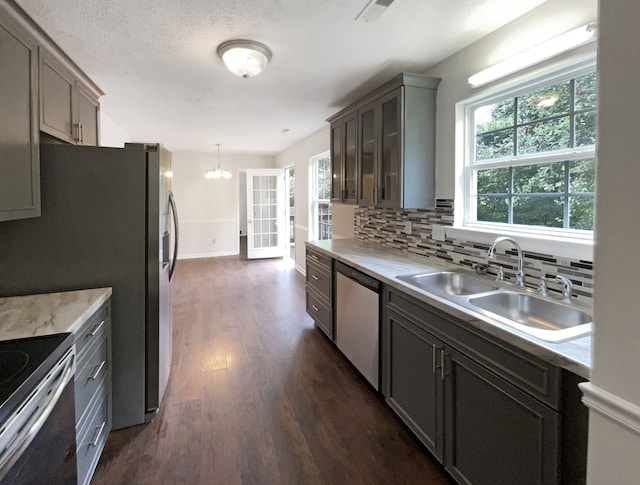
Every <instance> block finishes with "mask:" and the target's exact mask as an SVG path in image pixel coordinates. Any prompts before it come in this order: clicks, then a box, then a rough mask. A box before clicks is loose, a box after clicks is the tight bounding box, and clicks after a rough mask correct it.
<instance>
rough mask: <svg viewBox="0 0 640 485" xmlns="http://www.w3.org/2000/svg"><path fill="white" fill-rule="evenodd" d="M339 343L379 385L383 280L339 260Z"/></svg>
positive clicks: (376, 385)
mask: <svg viewBox="0 0 640 485" xmlns="http://www.w3.org/2000/svg"><path fill="white" fill-rule="evenodd" d="M335 299H336V345H337V346H338V348H339V349H340V350H341V351H342V353H343V354H344V355H345V356H346V357H347V358H348V359H349V360H350V361H351V363H352V364H353V365H354V366H355V367H356V368H357V369H358V370H359V371H360V373H361V374H362V375H363V376H364V377H365V378H366V379H367V380H368V381H369V382H370V383H371V385H373V387H375V388H376V389H379V387H380V386H379V369H380V359H379V355H380V338H379V334H380V282H379V281H378V280H376V279H374V278H372V277H370V276H367V275H366V274H364V273H361V272H360V271H357V270H355V269H353V268H351V267H349V266H347V265H346V264H342V263H340V262H336V292H335Z"/></svg>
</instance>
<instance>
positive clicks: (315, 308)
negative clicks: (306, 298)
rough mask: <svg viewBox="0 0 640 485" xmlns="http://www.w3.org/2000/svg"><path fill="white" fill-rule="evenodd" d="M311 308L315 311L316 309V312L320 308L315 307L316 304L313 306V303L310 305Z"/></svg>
mask: <svg viewBox="0 0 640 485" xmlns="http://www.w3.org/2000/svg"><path fill="white" fill-rule="evenodd" d="M311 308H313V309H314V310H315V311H317V312H319V311H320V308H318V307H317V306H315V305H311Z"/></svg>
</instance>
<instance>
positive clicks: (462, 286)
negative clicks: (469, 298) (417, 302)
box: [398, 271, 496, 296]
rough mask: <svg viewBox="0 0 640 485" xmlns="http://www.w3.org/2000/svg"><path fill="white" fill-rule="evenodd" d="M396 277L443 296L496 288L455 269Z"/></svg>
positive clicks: (487, 282) (480, 291)
mask: <svg viewBox="0 0 640 485" xmlns="http://www.w3.org/2000/svg"><path fill="white" fill-rule="evenodd" d="M398 278H399V279H401V280H402V281H406V282H407V283H410V284H412V285H414V286H417V287H419V288H422V289H424V290H427V291H430V292H433V293H440V294H444V295H445V296H447V295H448V296H461V295H473V294H476V293H485V292H487V291H492V290H495V289H496V286H495V285H494V284H493V283H492V282H491V281H487V280H483V279H480V278H475V277H473V276H470V275H468V274H465V273H459V272H456V271H443V272H440V273H427V274H416V275H407V276H398Z"/></svg>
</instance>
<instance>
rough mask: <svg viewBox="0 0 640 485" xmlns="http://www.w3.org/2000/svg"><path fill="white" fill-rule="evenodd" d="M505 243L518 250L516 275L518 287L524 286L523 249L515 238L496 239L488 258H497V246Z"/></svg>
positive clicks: (503, 237)
mask: <svg viewBox="0 0 640 485" xmlns="http://www.w3.org/2000/svg"><path fill="white" fill-rule="evenodd" d="M503 241H507V242H510V243H511V244H513V247H514V248H516V251H517V252H518V272H517V273H516V285H518V286H524V257H523V255H522V249H521V248H520V245H519V244H518V243H517V242H515V241H514V240H513V238H510V237H507V236H502V237H498V238H496V240H495V241H493V244H492V245H491V247H490V248H489V252H488V253H487V257H488V258H489V259H493V258H494V257H495V254H494V253H495V251H496V246H497V245H498V244H500V243H501V242H503Z"/></svg>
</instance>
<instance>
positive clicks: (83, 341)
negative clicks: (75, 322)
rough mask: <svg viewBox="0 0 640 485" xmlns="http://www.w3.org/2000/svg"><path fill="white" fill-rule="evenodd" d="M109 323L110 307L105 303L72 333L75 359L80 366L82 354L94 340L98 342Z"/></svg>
mask: <svg viewBox="0 0 640 485" xmlns="http://www.w3.org/2000/svg"><path fill="white" fill-rule="evenodd" d="M110 321H111V307H110V305H109V301H107V302H105V304H104V305H102V306H101V307H100V308H99V309H98V311H96V312H95V313H94V314H93V315H92V316H91V317H90V318H89V319H88V320H87V321H86V322H84V324H83V325H82V327H80V328H79V329H78V330H77V331H75V332H74V342H75V345H76V359H77V362H78V365H82V359H83V357H84V353H85V351H86V349H87V348H89V346H90V345H91V344H92V343H93V342H95V341H96V340H100V338H101V337H102V334H103V332H104V327H105V326H106V325H107V324H108V323H109V322H110Z"/></svg>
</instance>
